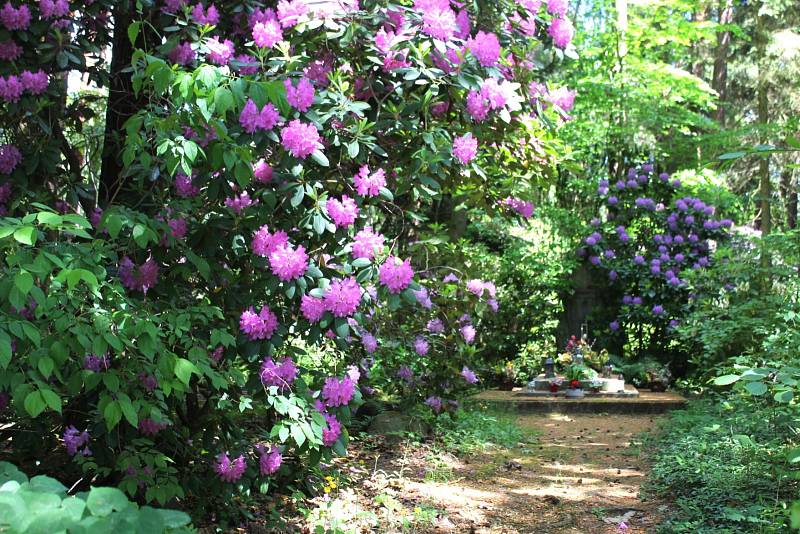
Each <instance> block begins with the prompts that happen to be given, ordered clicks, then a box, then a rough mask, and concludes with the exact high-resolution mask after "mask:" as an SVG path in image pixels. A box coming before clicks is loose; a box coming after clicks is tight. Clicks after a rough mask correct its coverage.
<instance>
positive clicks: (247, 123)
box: [239, 98, 281, 134]
mask: <svg viewBox="0 0 800 534" xmlns="http://www.w3.org/2000/svg"><path fill="white" fill-rule="evenodd" d="M280 119H281V116H280V113H278V110H277V109H276V108H275V106H274V105H272V102H268V103H267V104H265V105H264V107H263V108H261V109H260V110H259V109H258V106H256V103H255V102H254V101H253V99H252V98H250V99H248V101H247V103H246V104H245V105H244V108H242V112H241V113H239V124H240V125H241V126H242V129H244V131H245V132H247V133H249V134H252V133H255V132H256V130H271V129H272V128H274V127H275V125H276V124H278V122H279V121H280Z"/></svg>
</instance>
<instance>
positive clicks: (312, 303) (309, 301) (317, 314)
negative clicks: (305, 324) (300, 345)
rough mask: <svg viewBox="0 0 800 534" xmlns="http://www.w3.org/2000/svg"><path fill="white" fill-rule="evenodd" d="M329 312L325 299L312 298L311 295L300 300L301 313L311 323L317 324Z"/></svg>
mask: <svg viewBox="0 0 800 534" xmlns="http://www.w3.org/2000/svg"><path fill="white" fill-rule="evenodd" d="M326 310H327V308H326V306H325V301H324V300H323V299H320V298H317V297H312V296H311V295H303V298H302V299H301V300H300V312H301V313H302V314H303V317H305V318H306V319H307V320H308V321H309V322H311V323H316V322H317V321H319V320H320V319H322V316H323V315H324V314H325V311H326Z"/></svg>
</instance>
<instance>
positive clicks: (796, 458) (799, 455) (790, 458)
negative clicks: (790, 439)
mask: <svg viewBox="0 0 800 534" xmlns="http://www.w3.org/2000/svg"><path fill="white" fill-rule="evenodd" d="M786 461H787V462H789V463H790V464H796V463H798V462H800V447H795V448H794V449H789V450H788V451H786Z"/></svg>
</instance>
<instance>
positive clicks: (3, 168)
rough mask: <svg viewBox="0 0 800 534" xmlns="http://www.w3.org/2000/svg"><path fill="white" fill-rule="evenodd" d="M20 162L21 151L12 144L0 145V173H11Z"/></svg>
mask: <svg viewBox="0 0 800 534" xmlns="http://www.w3.org/2000/svg"><path fill="white" fill-rule="evenodd" d="M20 163H22V152H20V151H19V149H18V148H17V147H15V146H14V145H0V174H11V173H12V172H14V169H16V168H17V165H19V164H20Z"/></svg>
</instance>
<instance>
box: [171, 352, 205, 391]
mask: <svg viewBox="0 0 800 534" xmlns="http://www.w3.org/2000/svg"><path fill="white" fill-rule="evenodd" d="M192 373H194V374H196V375H198V376H199V375H200V370H199V369H198V368H197V366H196V365H195V364H193V363H192V362H190V361H189V360H187V359H184V358H178V359H177V360H176V361H175V376H177V377H178V380H180V381H181V382H183V383H184V384H186V385H187V386H188V385H189V381H190V380H191V379H192Z"/></svg>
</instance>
